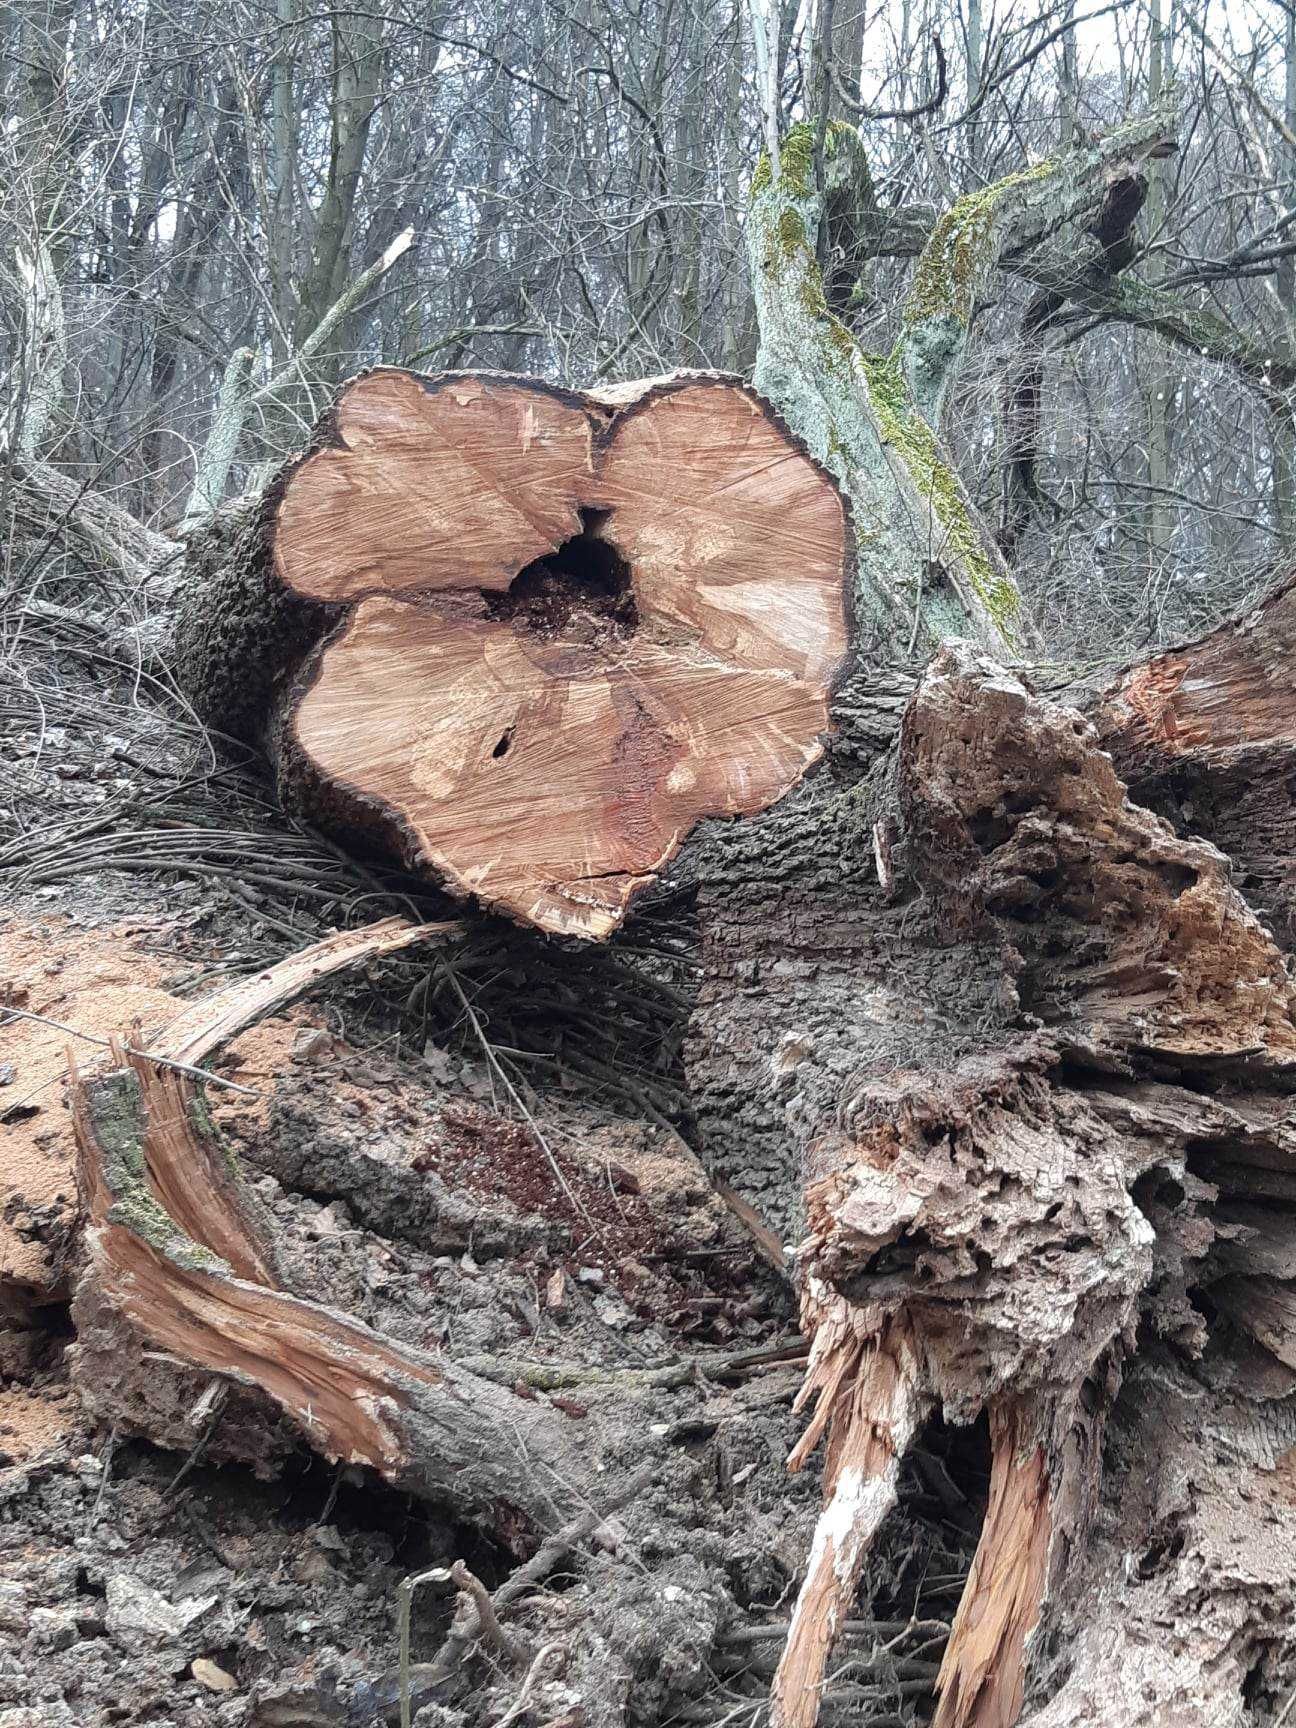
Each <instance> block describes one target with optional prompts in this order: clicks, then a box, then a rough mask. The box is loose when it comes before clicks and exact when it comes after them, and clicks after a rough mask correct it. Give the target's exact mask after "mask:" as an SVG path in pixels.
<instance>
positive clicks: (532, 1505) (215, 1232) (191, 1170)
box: [70, 919, 578, 1524]
mask: <svg viewBox="0 0 1296 1728" xmlns="http://www.w3.org/2000/svg"><path fill="white" fill-rule="evenodd" d="M438 930H439V927H437V926H432V927H428V926H413V925H408V924H404V923H403V922H402V921H400V920H395V919H392V920H387V921H385V922H384V923H383V924H380V925H376V926H372V927H370V929H369V930H367V931H364V930H362V931H354V932H348V933H346V934H344V935H342V936H339V937H334V938H330V939H329V940H328V941H326V942H323V943H321V944H318V945H316V946H315V947H314V948H312V949H308V950H306V951H305V952H303V953H301V954H297V955H293V956H291V957H290V958H289V959H288V960H286V961H284V962H282V963H281V964H280V965H279V966H275V967H271V968H269V969H268V970H267V971H265V972H263V973H261V974H259V975H258V976H257V977H256V978H255V979H252V980H249V981H246V982H242V983H239V984H235V985H234V986H232V987H231V988H230V989H228V990H227V991H224V992H221V993H218V994H217V995H216V996H214V997H212V998H209V999H208V1000H207V1001H206V1002H204V1003H199V1004H196V1005H195V1006H194V1007H193V1008H192V1009H189V1010H187V1011H186V1012H185V1013H184V1014H183V1015H181V1016H180V1017H179V1019H178V1020H177V1021H175V1022H174V1023H173V1025H172V1026H171V1027H170V1028H169V1029H168V1031H167V1032H166V1033H164V1034H163V1035H162V1036H161V1037H160V1038H159V1040H158V1043H159V1046H160V1047H162V1048H163V1051H164V1053H170V1052H172V1051H175V1050H185V1051H188V1052H190V1053H194V1052H201V1053H204V1054H207V1053H210V1052H211V1050H212V1049H213V1048H214V1047H215V1046H216V1045H217V1044H218V1043H219V1042H220V1041H221V1039H222V1038H224V1037H228V1036H231V1035H232V1034H233V1033H234V1032H235V1031H237V1030H239V1029H241V1028H243V1027H245V1026H247V1025H248V1024H249V1023H250V1022H251V1020H252V1019H254V1018H255V1016H256V1014H257V1013H258V1012H264V1011H266V1010H267V1009H268V1008H269V1007H271V1006H274V1005H277V1004H278V1003H281V1002H283V1001H285V1000H286V999H288V998H289V997H290V996H292V995H295V994H296V993H297V992H298V991H300V990H301V989H302V988H303V987H304V986H305V985H306V984H307V983H309V982H311V981H312V980H314V979H318V978H320V977H322V976H323V975H325V973H327V972H330V971H337V970H339V969H340V968H341V967H343V966H346V965H349V964H355V963H357V962H358V961H360V960H362V959H365V958H367V957H370V956H372V955H374V954H379V953H389V952H392V951H393V950H395V949H397V948H400V947H404V946H407V945H409V944H410V943H413V942H416V941H419V940H426V939H427V937H428V936H429V935H430V934H436V933H437V932H438ZM70 1096H71V1101H72V1108H73V1119H74V1124H75V1130H76V1139H77V1149H78V1189H79V1193H80V1197H81V1202H82V1206H83V1209H84V1212H85V1215H86V1228H85V1252H86V1265H85V1268H84V1270H83V1272H82V1275H81V1277H80V1279H79V1280H78V1284H77V1290H76V1296H75V1300H74V1308H73V1313H74V1318H75V1319H76V1320H77V1325H78V1333H79V1339H78V1344H77V1346H76V1358H75V1359H76V1366H75V1370H74V1372H75V1378H76V1382H77V1385H78V1387H79V1389H80V1391H81V1395H82V1398H83V1400H84V1401H85V1402H86V1403H87V1404H88V1405H89V1406H90V1407H91V1408H92V1409H95V1410H97V1411H98V1412H99V1413H100V1414H101V1415H104V1416H106V1417H111V1418H112V1419H114V1420H118V1421H122V1422H123V1423H124V1425H125V1426H126V1427H127V1428H129V1426H130V1425H131V1424H130V1417H129V1399H130V1393H131V1389H132V1388H131V1382H132V1379H133V1378H136V1377H139V1376H143V1377H145V1378H147V1377H148V1375H149V1372H150V1370H149V1369H148V1367H147V1356H148V1353H149V1352H156V1351H159V1350H160V1351H162V1352H165V1354H166V1356H167V1357H169V1358H171V1359H172V1360H173V1361H176V1362H178V1363H181V1364H185V1365H187V1366H188V1367H190V1368H192V1369H198V1370H202V1371H203V1372H205V1373H209V1374H214V1375H218V1376H221V1377H222V1378H224V1379H226V1380H230V1381H233V1382H234V1383H235V1384H236V1385H238V1386H243V1387H249V1388H253V1389H255V1390H256V1391H257V1392H259V1393H261V1394H264V1395H265V1397H266V1398H268V1399H269V1400H270V1401H271V1403H272V1404H273V1406H275V1407H277V1409H278V1410H279V1411H280V1412H282V1413H283V1415H285V1416H287V1417H288V1418H289V1419H290V1421H291V1422H292V1423H293V1424H294V1426H295V1427H296V1428H297V1430H298V1431H299V1433H300V1435H301V1437H302V1439H303V1440H304V1441H305V1442H306V1443H307V1444H308V1445H310V1446H311V1447H313V1448H314V1449H316V1450H317V1451H320V1452H322V1453H323V1454H324V1455H325V1456H326V1457H329V1458H333V1459H339V1460H343V1461H345V1462H349V1463H354V1464H364V1465H368V1466H369V1467H371V1468H372V1469H374V1470H376V1471H378V1472H379V1473H380V1474H381V1475H383V1476H384V1477H386V1478H387V1479H388V1480H389V1481H392V1482H394V1483H397V1484H399V1485H401V1486H402V1487H405V1488H408V1489H410V1490H411V1491H413V1492H416V1493H420V1494H426V1495H433V1496H436V1497H438V1498H442V1499H445V1500H448V1501H449V1502H451V1503H453V1504H455V1505H457V1506H460V1507H462V1508H464V1509H465V1510H466V1511H470V1512H472V1513H473V1514H475V1515H477V1516H480V1517H482V1518H486V1519H490V1520H497V1519H499V1518H501V1517H505V1516H506V1515H507V1513H508V1508H515V1509H516V1510H517V1511H519V1512H521V1513H522V1514H524V1515H525V1516H527V1517H528V1518H530V1519H531V1520H533V1521H535V1522H536V1523H541V1524H542V1523H544V1522H545V1521H547V1520H548V1519H549V1518H550V1517H551V1515H552V1512H553V1510H554V1507H555V1506H556V1505H559V1504H561V1503H562V1502H563V1500H564V1495H565V1492H566V1490H565V1488H564V1486H563V1485H564V1484H565V1483H567V1482H571V1481H573V1480H576V1479H577V1476H578V1473H577V1472H576V1471H575V1469H574V1459H573V1456H572V1454H571V1452H570V1450H569V1447H568V1444H567V1442H566V1436H565V1434H564V1432H563V1423H562V1418H561V1417H558V1416H556V1415H555V1413H554V1412H553V1411H551V1410H548V1409H546V1408H545V1407H543V1406H540V1405H537V1404H535V1403H530V1402H524V1401H522V1400H519V1399H517V1398H515V1397H514V1396H513V1395H512V1393H511V1392H510V1391H508V1390H506V1389H504V1388H501V1387H499V1386H497V1385H495V1384H494V1382H492V1381H488V1380H481V1379H478V1377H477V1376H475V1375H473V1374H471V1373H467V1372H465V1371H464V1370H462V1369H460V1368H458V1367H456V1366H455V1365H454V1364H452V1363H450V1362H447V1361H443V1360H440V1359H437V1358H433V1357H431V1356H428V1355H425V1354H423V1353H422V1352H420V1351H417V1350H412V1349H410V1348H408V1347H407V1346H405V1345H402V1344H398V1343H396V1342H395V1341H394V1340H392V1339H389V1338H385V1337H383V1336H382V1335H381V1334H380V1333H377V1332H375V1331H374V1330H373V1329H372V1328H371V1327H368V1326H366V1325H364V1324H363V1323H361V1322H359V1321H356V1320H352V1319H351V1318H349V1317H348V1316H347V1315H344V1314H342V1313H339V1312H337V1311H335V1310H333V1309H330V1308H327V1307H325V1306H324V1305H322V1304H320V1303H318V1302H313V1301H307V1300H304V1299H302V1298H300V1297H298V1296H294V1295H292V1294H290V1293H289V1292H288V1291H286V1290H284V1289H283V1288H281V1287H280V1286H281V1282H282V1273H281V1271H280V1269H279V1267H278V1265H277V1263H276V1256H275V1251H274V1245H273V1242H272V1240H271V1239H270V1237H269V1234H268V1232H267V1230H266V1229H265V1226H264V1221H263V1220H262V1219H261V1217H260V1214H259V1211H258V1208H257V1207H256V1205H255V1203H254V1200H253V1197H252V1196H251V1195H250V1194H249V1193H248V1191H247V1190H246V1189H245V1188H244V1187H243V1185H242V1184H241V1183H240V1182H239V1180H238V1177H237V1174H236V1172H235V1171H234V1170H233V1169H232V1168H231V1166H230V1163H229V1160H228V1157H227V1155H226V1153H225V1151H224V1148H223V1147H222V1146H221V1144H220V1141H219V1139H218V1136H217V1135H216V1132H215V1130H214V1129H213V1127H212V1125H211V1122H210V1120H209V1118H208V1117H207V1115H206V1112H205V1110H204V1109H203V1107H202V1104H201V1101H200V1099H199V1098H198V1096H197V1093H196V1090H195V1088H194V1085H193V1083H192V1081H191V1080H190V1079H189V1078H188V1077H187V1076H185V1075H183V1074H180V1073H178V1072H177V1071H175V1070H174V1069H168V1068H165V1067H162V1066H159V1065H158V1064H156V1063H154V1062H153V1061H151V1060H150V1059H149V1055H148V1054H136V1055H133V1056H131V1057H130V1058H129V1060H127V1059H126V1058H125V1057H124V1056H123V1055H120V1053H119V1062H118V1066H117V1067H116V1069H115V1070H114V1071H112V1072H109V1073H106V1074H100V1075H93V1076H85V1075H83V1074H82V1073H81V1072H80V1071H79V1070H78V1069H77V1068H76V1066H75V1064H72V1065H71V1070H70ZM108 1355H111V1359H112V1370H111V1372H105V1358H106V1357H107V1356H108ZM150 1437H151V1438H155V1439H163V1440H165V1439H167V1438H168V1437H169V1436H167V1435H157V1434H153V1435H150Z"/></svg>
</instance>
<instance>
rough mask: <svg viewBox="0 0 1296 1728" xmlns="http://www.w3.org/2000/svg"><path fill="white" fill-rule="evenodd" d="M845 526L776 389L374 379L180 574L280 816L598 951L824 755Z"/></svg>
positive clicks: (190, 625)
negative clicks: (381, 853) (713, 832)
mask: <svg viewBox="0 0 1296 1728" xmlns="http://www.w3.org/2000/svg"><path fill="white" fill-rule="evenodd" d="M848 558H849V534H848V529H847V525H846V522H845V519H844V515H843V509H842V505H841V502H840V500H839V498H838V496H837V494H836V491H835V488H834V487H833V485H832V484H831V482H830V480H829V479H828V477H827V476H826V475H825V474H824V473H823V472H822V471H821V470H820V469H819V468H817V467H816V466H815V464H814V463H813V462H812V461H811V460H810V459H809V458H808V457H807V456H806V455H805V454H804V452H803V451H802V450H801V448H800V447H799V446H798V445H797V443H796V441H795V440H794V439H793V438H792V437H791V436H790V435H789V434H788V433H787V432H786V430H785V429H784V428H783V427H782V425H781V424H780V423H779V421H778V420H777V418H776V417H775V416H774V415H773V414H772V413H771V412H770V410H769V409H768V408H767V407H766V405H764V404H763V403H762V402H761V401H760V399H759V398H758V397H756V396H755V395H753V394H752V392H750V391H749V390H747V389H746V388H744V387H743V386H741V385H739V384H736V383H734V382H732V381H728V380H724V379H719V378H714V377H710V376H702V375H699V376H696V377H688V376H679V377H675V378H671V379H666V380H659V381H656V382H653V383H650V384H646V385H641V386H628V387H621V388H619V389H618V390H616V391H612V392H608V393H605V394H604V395H602V396H599V397H595V396H591V395H587V396H580V395H577V394H575V393H573V392H570V391H561V390H557V389H553V388H551V387H548V386H545V385H541V384H538V383H535V382H530V381H526V380H511V379H507V378H492V377H489V376H485V375H482V376H476V377H474V376H470V375H453V376H447V377H443V378H440V379H436V380H428V379H422V378H419V377H417V376H415V375H413V374H409V373H403V372H377V373H372V374H369V375H368V376H366V377H364V378H362V379H360V380H357V381H355V382H354V383H353V384H351V385H350V386H349V387H348V388H347V389H346V390H345V391H344V392H343V393H342V396H341V397H340V399H339V402H338V405H337V408H336V410H335V413H334V415H333V416H332V417H331V419H330V420H329V422H328V423H327V424H326V425H325V426H323V427H322V428H321V429H320V432H319V433H318V435H317V438H316V443H315V447H314V448H313V449H312V450H311V451H310V452H309V453H308V454H307V455H306V456H305V457H304V458H302V459H301V460H300V461H299V462H298V463H296V464H295V465H294V466H292V467H291V468H290V469H288V470H287V471H285V473H283V474H282V475H281V476H280V477H279V478H278V479H277V480H276V482H275V483H274V485H273V486H272V487H271V489H270V491H269V492H268V494H267V495H266V496H265V497H264V498H263V499H261V500H259V501H258V502H257V503H256V504H255V505H253V506H251V507H250V508H248V509H246V510H245V511H244V512H243V513H242V515H241V516H240V517H239V518H238V519H236V520H235V521H233V522H230V523H222V524H219V525H218V526H216V527H215V528H214V529H213V530H212V532H211V533H210V534H209V535H208V536H207V538H206V540H205V542H203V543H201V544H199V545H196V546H195V547H194V549H193V552H192V553H191V557H190V570H189V574H188V578H187V584H186V594H185V601H184V608H183V611H182V614H181V618H180V623H179V629H178V634H177V670H178V673H179V676H180V679H181V681H182V683H183V684H184V685H185V687H186V688H187V689H188V690H189V691H190V693H191V694H192V696H193V699H194V701H195V704H196V706H197V707H198V709H199V711H200V712H201V713H202V714H203V715H204V716H205V717H206V718H208V719H209V720H211V721H213V722H214V723H215V724H217V725H218V726H220V727H221V728H222V729H224V730H225V731H228V732H231V733H233V734H235V735H237V736H240V737H252V738H255V739H256V740H257V741H259V742H262V743H264V744H265V745H266V746H267V748H268V749H269V751H270V754H271V756H272V757H273V758H274V760H275V763H276V766H277V770H278V776H279V782H280V788H281V791H282V792H283V793H284V795H285V797H286V798H287V799H288V800H289V801H290V802H291V803H293V804H294V805H295V806H297V807H298V808H300V809H303V810H304V811H306V812H307V813H309V815H310V816H311V817H312V818H313V819H315V820H316V821H318V822H319V823H320V824H322V825H323V826H325V827H328V828H331V829H333V830H334V831H337V832H339V833H342V834H343V835H345V836H347V837H349V838H353V839H354V838H357V837H359V838H368V839H369V840H370V842H371V843H372V842H373V841H374V840H381V841H382V842H383V843H384V844H386V845H387V847H388V848H389V849H391V850H394V851H395V852H397V853H398V854H399V855H401V856H402V857H403V858H404V860H405V861H406V862H407V863H408V864H410V865H411V866H412V867H414V868H416V869H420V870H422V871H424V872H425V873H427V874H429V875H430V876H431V877H432V878H433V879H434V880H435V881H438V882H440V883H441V884H443V885H444V886H446V887H447V888H448V889H449V890H450V891H451V892H452V893H454V894H456V895H459V896H461V897H462V896H468V895H471V896H474V897H475V898H476V899H477V900H478V901H479V902H480V903H482V904H484V905H486V906H489V907H491V908H494V909H498V910H502V911H505V912H507V913H509V914H511V915H512V916H513V917H515V918H518V919H520V920H523V921H527V922H530V923H533V924H535V925H537V926H538V927H539V928H541V929H544V930H549V931H554V932H560V933H566V934H577V935H585V936H602V935H606V934H607V933H608V932H609V931H610V930H611V929H613V928H614V927H615V926H616V924H617V923H619V922H620V920H621V918H622V916H623V914H624V911H625V908H626V905H627V904H628V902H629V900H630V898H631V897H632V896H633V895H634V894H635V893H636V892H638V891H639V890H640V889H642V888H643V887H644V886H645V885H647V884H648V883H650V882H651V881H652V880H653V879H654V878H655V876H656V875H657V873H658V872H659V871H660V869H661V867H662V865H663V864H664V863H665V862H666V861H667V860H668V859H669V858H670V857H671V856H672V854H673V853H674V852H675V851H676V850H677V848H678V846H679V844H680V842H681V841H682V839H683V838H684V836H685V835H686V834H687V833H688V832H689V830H690V829H691V828H692V827H693V826H694V824H695V823H696V822H697V821H698V820H699V819H700V818H702V817H704V816H733V815H739V814H746V813H750V812H752V811H756V810H760V809H762V808H763V807H764V806H765V805H767V804H769V803H771V802H772V801H774V800H776V799H778V798H779V797H781V796H782V795H783V794H784V793H785V792H786V791H787V790H788V789H789V788H790V787H791V786H793V785H794V784H795V783H796V782H797V780H798V779H799V778H800V777H801V775H802V774H803V773H804V772H805V770H806V769H807V768H808V767H809V766H810V765H811V764H812V763H813V762H814V761H815V760H816V759H817V758H818V756H819V755H820V753H821V750H822V742H821V740H822V735H823V733H824V732H825V730H826V728H827V724H828V698H829V695H830V693H831V691H832V688H833V685H834V683H835V680H836V676H837V673H838V670H839V668H840V666H841V665H842V663H843V660H844V658H845V653H846V646H847V593H846V588H847V582H846V570H847V563H848Z"/></svg>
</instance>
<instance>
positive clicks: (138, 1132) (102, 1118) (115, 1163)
mask: <svg viewBox="0 0 1296 1728" xmlns="http://www.w3.org/2000/svg"><path fill="white" fill-rule="evenodd" d="M87 1102H88V1105H89V1109H90V1114H91V1119H92V1124H93V1128H94V1135H95V1139H96V1141H97V1142H98V1145H99V1150H100V1153H101V1157H102V1173H103V1182H104V1186H105V1187H106V1188H107V1190H108V1193H109V1195H110V1197H111V1204H110V1206H109V1209H108V1221H109V1223H111V1224H119V1225H121V1226H122V1227H123V1229H126V1230H129V1231H130V1232H131V1234H132V1235H133V1236H138V1237H139V1239H140V1240H141V1241H142V1242H147V1243H148V1245H149V1247H150V1248H154V1249H156V1250H157V1252H158V1253H159V1254H164V1255H165V1256H166V1257H167V1258H168V1259H170V1260H173V1261H174V1262H175V1263H176V1265H177V1266H183V1267H184V1268H186V1269H187V1270H188V1271H191V1272H220V1271H228V1270H229V1268H228V1267H227V1266H226V1265H225V1262H224V1261H223V1260H222V1259H221V1258H220V1257H219V1255H216V1254H213V1253H212V1252H211V1250H210V1249H208V1248H203V1247H200V1246H199V1244H198V1243H197V1242H194V1241H191V1240H190V1238H189V1237H188V1236H186V1235H185V1234H184V1232H183V1231H182V1230H180V1229H179V1228H178V1227H177V1225H176V1224H175V1222H174V1220H173V1219H172V1218H171V1217H169V1216H168V1214H167V1213H166V1212H165V1211H164V1210H163V1208H162V1207H161V1206H159V1205H158V1203H157V1201H156V1200H155V1199H154V1198H153V1195H152V1194H151V1193H150V1191H149V1186H148V1172H147V1168H146V1165H145V1161H144V1114H143V1111H144V1107H143V1101H142V1099H141V1096H140V1084H139V1081H138V1080H137V1079H136V1077H135V1075H134V1074H133V1073H131V1072H130V1071H129V1070H128V1069H123V1070H122V1071H121V1072H120V1073H117V1074H109V1075H107V1076H105V1077H104V1078H103V1079H101V1080H94V1081H92V1082H91V1083H90V1085H89V1086H88V1088H87Z"/></svg>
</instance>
